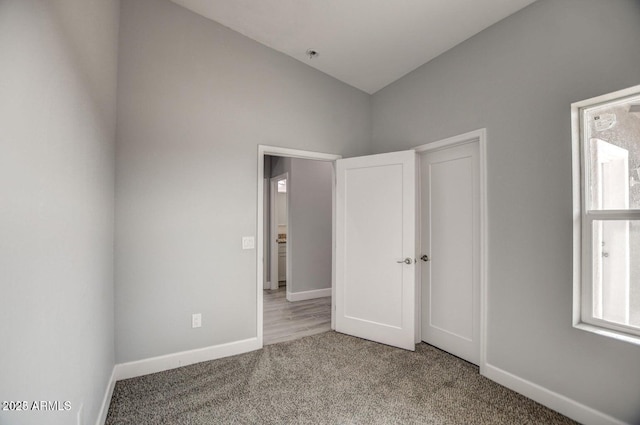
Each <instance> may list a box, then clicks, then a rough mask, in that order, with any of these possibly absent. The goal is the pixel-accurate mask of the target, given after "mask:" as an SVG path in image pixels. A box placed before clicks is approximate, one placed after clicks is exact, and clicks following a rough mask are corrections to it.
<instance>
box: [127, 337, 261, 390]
mask: <svg viewBox="0 0 640 425" xmlns="http://www.w3.org/2000/svg"><path fill="white" fill-rule="evenodd" d="M260 348H261V347H260V344H259V343H258V338H249V339H244V340H241V341H234V342H229V343H226V344H219V345H212V346H211V347H205V348H198V349H195V350H189V351H182V352H179V353H173V354H167V355H164V356H158V357H151V358H148V359H143V360H137V361H134V362H128V363H120V364H117V365H116V367H115V370H114V374H115V378H116V380H117V381H119V380H121V379H129V378H135V377H137V376H142V375H148V374H150V373H156V372H162V371H165V370H169V369H175V368H177V367H182V366H187V365H190V364H194V363H200V362H206V361H208V360H215V359H220V358H222V357H229V356H235V355H236V354H242V353H248V352H249V351H254V350H258V349H260Z"/></svg>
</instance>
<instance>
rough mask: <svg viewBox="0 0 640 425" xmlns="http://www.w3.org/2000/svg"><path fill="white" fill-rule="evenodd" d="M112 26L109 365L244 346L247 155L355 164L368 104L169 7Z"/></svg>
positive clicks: (130, 12)
mask: <svg viewBox="0 0 640 425" xmlns="http://www.w3.org/2000/svg"><path fill="white" fill-rule="evenodd" d="M121 17H122V18H121V33H120V35H121V38H120V56H119V60H120V62H119V79H118V135H117V149H116V158H117V167H116V196H117V199H118V203H117V209H116V218H117V220H116V221H117V226H116V227H117V229H116V241H117V243H116V311H115V313H116V335H117V340H116V356H117V361H118V362H127V361H132V360H138V359H143V358H147V357H152V356H158V355H162V354H167V353H174V352H177V351H181V350H189V349H194V348H199V347H207V346H211V345H215V344H221V343H226V342H231V341H237V340H241V339H245V338H250V337H254V336H256V320H257V318H256V299H257V294H256V268H255V259H256V251H254V250H250V251H243V250H241V237H242V236H247V235H255V233H256V215H257V211H256V199H257V194H256V187H257V184H256V178H257V176H256V172H257V145H258V144H268V145H276V146H283V147H293V148H299V149H306V150H313V151H321V152H329V153H339V154H343V155H345V156H349V155H357V154H363V153H366V152H367V151H368V150H369V149H370V145H369V142H370V131H371V120H370V103H369V102H370V99H369V96H368V95H367V94H365V93H363V92H360V91H358V90H356V89H354V88H352V87H349V86H347V85H345V84H342V83H340V82H337V81H336V80H335V79H333V78H331V77H329V76H327V75H325V74H323V73H321V72H319V71H315V70H313V69H310V68H309V67H307V66H305V65H304V64H302V63H300V62H298V61H296V60H295V59H292V58H289V57H286V56H284V55H282V54H280V53H277V52H275V51H274V50H272V49H269V48H267V47H264V46H262V45H260V44H258V43H256V42H254V41H251V40H249V39H248V38H245V37H243V36H241V35H239V34H238V33H236V32H233V31H231V30H229V29H227V28H225V27H223V26H221V25H219V24H217V23H214V22H212V21H210V20H207V19H205V18H203V17H200V16H198V15H196V14H194V13H191V12H189V11H187V10H186V9H184V8H182V7H180V6H177V5H175V4H173V3H171V2H169V1H168V0H125V1H123V2H122V13H121ZM192 313H202V328H199V329H191V326H190V320H191V314H192Z"/></svg>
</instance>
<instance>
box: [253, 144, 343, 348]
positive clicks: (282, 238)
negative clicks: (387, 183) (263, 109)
mask: <svg viewBox="0 0 640 425" xmlns="http://www.w3.org/2000/svg"><path fill="white" fill-rule="evenodd" d="M279 153H280V154H279V155H274V154H273V153H272V152H269V153H268V154H264V155H263V161H262V165H263V167H262V175H261V177H262V181H263V190H262V193H263V202H262V205H263V208H262V224H263V228H262V231H260V232H259V233H258V235H259V236H262V242H261V243H260V242H259V244H258V247H260V246H262V248H263V250H262V255H261V257H262V258H263V261H262V266H263V268H262V272H261V274H262V279H261V280H262V285H261V291H260V293H261V295H262V296H261V297H260V296H259V298H262V301H261V304H262V305H261V307H262V325H261V328H262V342H263V345H269V344H273V343H278V342H284V341H289V340H293V339H298V338H301V337H304V336H309V335H313V334H316V333H321V332H326V331H328V330H330V329H331V319H332V317H331V311H332V308H331V305H332V297H331V293H332V269H333V265H332V263H333V256H332V251H333V209H332V208H333V182H334V173H333V162H332V161H330V160H328V159H325V158H320V159H318V158H309V157H299V156H287V155H283V154H282V153H281V152H279ZM259 239H260V238H259ZM258 302H259V303H260V300H258Z"/></svg>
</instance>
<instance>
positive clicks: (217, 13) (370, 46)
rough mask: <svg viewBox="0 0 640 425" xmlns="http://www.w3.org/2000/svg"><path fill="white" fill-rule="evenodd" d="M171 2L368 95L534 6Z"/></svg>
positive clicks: (467, 0)
mask: <svg viewBox="0 0 640 425" xmlns="http://www.w3.org/2000/svg"><path fill="white" fill-rule="evenodd" d="M172 1H173V2H174V3H177V4H180V5H182V6H184V7H186V8H188V9H190V10H192V11H194V12H196V13H198V14H200V15H203V16H205V17H207V18H209V19H212V20H214V21H216V22H219V23H221V24H222V25H224V26H227V27H229V28H231V29H233V30H235V31H237V32H239V33H241V34H244V35H246V36H247V37H249V38H252V39H254V40H256V41H258V42H260V43H262V44H264V45H266V46H269V47H271V48H273V49H275V50H278V51H280V52H282V53H285V54H287V55H289V56H291V57H293V58H295V59H298V60H300V61H302V62H304V63H306V64H308V65H309V66H312V67H314V68H316V69H319V70H320V71H323V72H325V73H327V74H329V75H331V76H333V77H335V78H337V79H338V80H341V81H343V82H345V83H347V84H350V85H352V86H354V87H357V88H359V89H360V90H363V91H365V92H367V93H370V94H372V93H375V92H376V91H378V90H380V89H381V88H383V87H384V86H386V85H388V84H389V83H392V82H393V81H395V80H397V79H399V78H400V77H402V76H404V75H405V74H407V73H409V72H411V71H413V70H414V69H416V68H417V67H419V66H420V65H422V64H424V63H426V62H428V61H430V60H431V59H433V58H435V57H436V56H438V55H439V54H441V53H443V52H445V51H447V50H449V49H451V48H452V47H453V46H455V45H456V44H459V43H460V42H462V41H464V40H466V39H468V38H470V37H471V36H473V35H475V34H477V33H478V32H480V31H482V30H483V29H485V28H487V27H489V26H491V25H492V24H494V23H496V22H498V21H500V20H501V19H504V18H506V17H507V16H509V15H511V14H512V13H514V12H516V11H518V10H520V9H522V8H523V7H525V6H527V5H529V4H531V3H533V2H534V1H535V0H172ZM310 48H311V49H314V50H317V51H318V52H319V54H320V55H319V56H318V57H316V58H314V59H309V58H308V57H307V56H306V54H305V52H306V51H307V49H310Z"/></svg>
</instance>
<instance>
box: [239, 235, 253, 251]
mask: <svg viewBox="0 0 640 425" xmlns="http://www.w3.org/2000/svg"><path fill="white" fill-rule="evenodd" d="M255 247H256V241H255V239H254V237H253V236H243V237H242V249H255Z"/></svg>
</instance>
